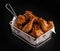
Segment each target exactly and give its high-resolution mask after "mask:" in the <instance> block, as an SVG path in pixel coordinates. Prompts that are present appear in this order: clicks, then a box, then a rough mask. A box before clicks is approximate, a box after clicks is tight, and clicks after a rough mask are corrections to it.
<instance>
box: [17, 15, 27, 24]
mask: <svg viewBox="0 0 60 51" xmlns="http://www.w3.org/2000/svg"><path fill="white" fill-rule="evenodd" d="M16 21H17V24H20V25H22V24H24V23H25V22H26V19H25V16H23V15H19V16H18V17H17V20H16Z"/></svg>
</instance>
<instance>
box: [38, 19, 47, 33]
mask: <svg viewBox="0 0 60 51" xmlns="http://www.w3.org/2000/svg"><path fill="white" fill-rule="evenodd" d="M38 22H39V23H40V25H41V28H42V30H43V31H44V32H47V26H48V24H47V21H46V20H44V19H42V18H39V20H38Z"/></svg>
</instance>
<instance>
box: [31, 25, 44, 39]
mask: <svg viewBox="0 0 60 51" xmlns="http://www.w3.org/2000/svg"><path fill="white" fill-rule="evenodd" d="M43 33H44V32H43V31H42V30H41V28H40V26H39V25H37V24H34V25H33V30H32V33H31V35H32V36H33V37H35V38H38V37H39V36H41V35H42V34H43Z"/></svg>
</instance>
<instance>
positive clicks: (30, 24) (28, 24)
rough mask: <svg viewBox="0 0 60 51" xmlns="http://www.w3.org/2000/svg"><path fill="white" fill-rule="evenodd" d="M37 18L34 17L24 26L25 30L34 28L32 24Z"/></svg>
mask: <svg viewBox="0 0 60 51" xmlns="http://www.w3.org/2000/svg"><path fill="white" fill-rule="evenodd" d="M34 20H35V18H33V19H32V20H30V21H29V22H28V23H27V24H26V25H25V26H24V27H23V29H22V30H23V31H24V32H26V33H28V32H29V31H30V30H31V29H32V25H33V22H34Z"/></svg>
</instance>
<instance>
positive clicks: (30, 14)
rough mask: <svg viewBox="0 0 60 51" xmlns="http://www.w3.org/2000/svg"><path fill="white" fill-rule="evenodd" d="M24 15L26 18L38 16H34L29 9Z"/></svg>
mask: <svg viewBox="0 0 60 51" xmlns="http://www.w3.org/2000/svg"><path fill="white" fill-rule="evenodd" d="M25 16H26V19H30V20H31V19H33V18H36V19H37V18H38V17H37V16H35V15H34V14H33V13H32V12H31V11H25Z"/></svg>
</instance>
